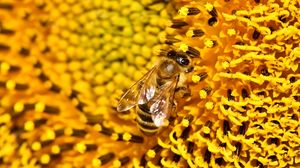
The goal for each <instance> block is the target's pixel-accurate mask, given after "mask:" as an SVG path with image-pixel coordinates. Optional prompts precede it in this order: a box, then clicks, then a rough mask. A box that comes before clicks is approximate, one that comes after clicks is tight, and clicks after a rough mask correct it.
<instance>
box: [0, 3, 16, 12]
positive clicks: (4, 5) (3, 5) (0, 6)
mask: <svg viewBox="0 0 300 168" xmlns="http://www.w3.org/2000/svg"><path fill="white" fill-rule="evenodd" d="M0 9H6V10H12V9H13V5H12V4H9V3H0Z"/></svg>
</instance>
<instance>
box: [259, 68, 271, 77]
mask: <svg viewBox="0 0 300 168" xmlns="http://www.w3.org/2000/svg"><path fill="white" fill-rule="evenodd" d="M261 74H262V75H264V76H270V73H269V72H268V69H266V68H264V69H262V70H261Z"/></svg>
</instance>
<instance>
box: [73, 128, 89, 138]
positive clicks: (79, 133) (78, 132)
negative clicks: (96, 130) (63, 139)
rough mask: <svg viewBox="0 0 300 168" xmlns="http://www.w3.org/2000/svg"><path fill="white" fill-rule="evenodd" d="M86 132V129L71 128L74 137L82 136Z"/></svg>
mask: <svg viewBox="0 0 300 168" xmlns="http://www.w3.org/2000/svg"><path fill="white" fill-rule="evenodd" d="M86 134H87V131H85V130H82V129H73V133H72V136H75V137H84V136H85V135H86Z"/></svg>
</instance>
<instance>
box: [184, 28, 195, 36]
mask: <svg viewBox="0 0 300 168" xmlns="http://www.w3.org/2000/svg"><path fill="white" fill-rule="evenodd" d="M185 35H186V36H187V37H189V38H191V37H193V36H194V35H195V34H194V31H193V30H188V31H187V32H186V33H185Z"/></svg>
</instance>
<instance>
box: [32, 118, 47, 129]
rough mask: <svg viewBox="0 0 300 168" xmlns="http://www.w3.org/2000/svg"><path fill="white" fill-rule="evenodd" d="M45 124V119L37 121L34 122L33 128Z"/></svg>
mask: <svg viewBox="0 0 300 168" xmlns="http://www.w3.org/2000/svg"><path fill="white" fill-rule="evenodd" d="M46 122H47V119H46V118H42V119H38V120H35V121H34V126H35V127H36V128H37V127H40V126H41V125H43V124H46Z"/></svg>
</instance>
